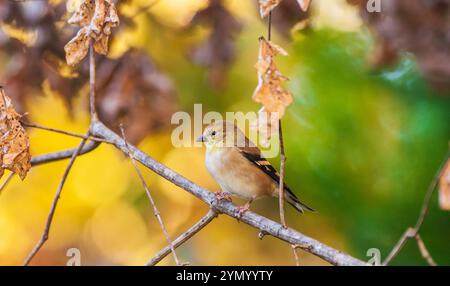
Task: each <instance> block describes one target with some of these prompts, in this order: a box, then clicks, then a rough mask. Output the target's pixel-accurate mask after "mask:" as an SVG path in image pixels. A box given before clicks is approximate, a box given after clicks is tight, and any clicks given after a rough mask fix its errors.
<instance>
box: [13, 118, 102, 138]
mask: <svg viewBox="0 0 450 286" xmlns="http://www.w3.org/2000/svg"><path fill="white" fill-rule="evenodd" d="M20 123H22V125H23V126H25V127H30V128H36V129H42V130H46V131H50V132H54V133H59V134H63V135H67V136H72V137H77V138H84V139H88V140H91V141H95V142H103V143H110V142H108V140H106V139H103V138H98V137H93V136H85V135H83V134H78V133H74V132H70V131H65V130H61V129H56V128H52V127H47V126H43V125H40V124H34V123H27V122H23V121H21V122H20Z"/></svg>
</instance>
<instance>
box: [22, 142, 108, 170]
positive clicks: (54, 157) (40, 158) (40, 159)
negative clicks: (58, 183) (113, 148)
mask: <svg viewBox="0 0 450 286" xmlns="http://www.w3.org/2000/svg"><path fill="white" fill-rule="evenodd" d="M99 145H100V143H99V142H87V143H86V144H85V145H84V146H83V148H81V151H80V152H79V154H78V155H84V154H86V153H89V152H91V151H92V150H94V149H96V148H97V147H98V146H99ZM77 150H78V148H72V149H67V150H63V151H58V152H52V153H47V154H42V155H37V156H33V157H32V158H31V166H33V167H34V166H38V165H42V164H46V163H51V162H55V161H60V160H64V159H68V158H71V157H72V156H73V154H75V152H77Z"/></svg>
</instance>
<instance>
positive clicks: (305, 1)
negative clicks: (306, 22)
mask: <svg viewBox="0 0 450 286" xmlns="http://www.w3.org/2000/svg"><path fill="white" fill-rule="evenodd" d="M297 2H298V5H299V6H300V8H301V9H302V11H303V12H306V11H308V8H309V5H310V4H311V0H297Z"/></svg>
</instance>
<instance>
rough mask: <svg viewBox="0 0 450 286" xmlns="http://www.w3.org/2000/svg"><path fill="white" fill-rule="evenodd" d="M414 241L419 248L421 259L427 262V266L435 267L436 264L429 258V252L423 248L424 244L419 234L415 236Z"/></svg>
mask: <svg viewBox="0 0 450 286" xmlns="http://www.w3.org/2000/svg"><path fill="white" fill-rule="evenodd" d="M416 241H417V246H418V247H419V251H420V254H422V257H423V258H424V259H425V260H426V261H427V262H428V264H429V265H431V266H437V264H436V262H434V259H433V257H431V254H430V252H429V251H428V249H427V247H426V246H425V243H424V242H423V240H422V237H421V236H420V234H417V235H416Z"/></svg>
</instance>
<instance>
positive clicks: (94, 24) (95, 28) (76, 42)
mask: <svg viewBox="0 0 450 286" xmlns="http://www.w3.org/2000/svg"><path fill="white" fill-rule="evenodd" d="M68 22H69V24H72V25H77V26H80V27H81V29H80V30H79V31H78V33H77V35H76V36H75V37H74V38H73V39H72V40H70V42H69V43H67V45H66V46H65V47H64V50H65V51H66V60H67V63H68V64H69V65H71V66H73V65H76V64H78V63H79V62H80V61H81V60H82V59H83V58H84V57H86V54H87V52H88V50H89V42H90V41H91V39H92V40H93V46H94V50H95V52H97V53H99V54H102V55H106V54H107V53H108V39H109V36H110V35H111V28H113V27H116V26H118V25H119V16H117V11H116V6H115V5H114V3H112V2H111V0H84V1H83V2H82V3H81V5H80V7H79V8H78V9H77V10H76V11H75V13H74V14H73V15H72V17H71V18H70V19H69V21H68Z"/></svg>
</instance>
